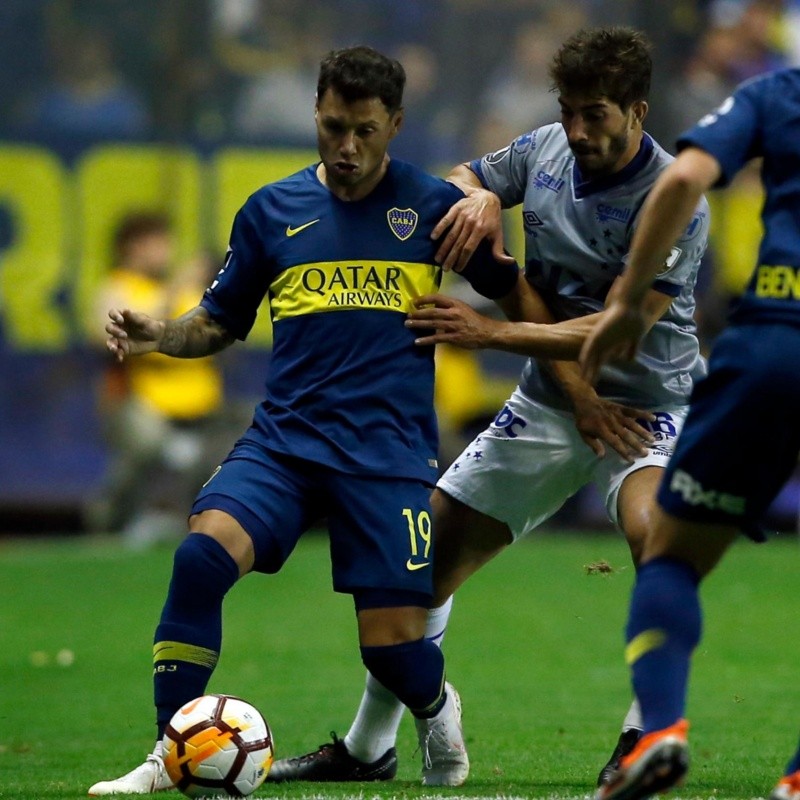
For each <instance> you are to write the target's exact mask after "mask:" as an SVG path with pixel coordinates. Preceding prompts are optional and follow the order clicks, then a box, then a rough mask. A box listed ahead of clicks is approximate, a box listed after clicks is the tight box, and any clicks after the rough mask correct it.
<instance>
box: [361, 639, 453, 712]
mask: <svg viewBox="0 0 800 800" xmlns="http://www.w3.org/2000/svg"><path fill="white" fill-rule="evenodd" d="M361 660H362V661H363V662H364V666H365V667H366V668H367V669H368V670H369V671H370V672H371V673H372V675H373V676H374V677H375V678H376V679H377V680H378V681H380V683H382V684H383V685H384V686H385V687H386V688H387V689H389V690H390V691H391V692H393V693H394V694H395V696H396V697H397V699H398V700H400V702H401V703H402V704H403V705H404V706H407V707H408V709H409V710H410V711H411V713H412V714H413V715H414V716H415V717H421V718H430V717H435V716H436V714H438V713H439V711H440V710H441V708H442V706H443V705H444V701H445V699H446V697H445V693H444V656H443V655H442V651H441V650H440V649H439V648H438V647H437V646H436V645H435V644H434V643H433V642H431V641H429V640H428V639H424V638H423V639H417V640H416V641H414V642H403V644H394V645H387V646H385V647H362V648H361Z"/></svg>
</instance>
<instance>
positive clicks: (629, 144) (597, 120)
mask: <svg viewBox="0 0 800 800" xmlns="http://www.w3.org/2000/svg"><path fill="white" fill-rule="evenodd" d="M558 102H559V104H560V106H561V124H562V125H563V126H564V131H565V132H566V134H567V139H568V140H569V146H570V149H571V150H572V152H573V154H574V155H575V160H576V161H577V162H578V166H579V167H580V169H581V172H582V173H583V174H584V175H585V176H587V177H594V178H596V177H600V176H603V175H611V174H612V173H614V172H618V171H619V170H621V169H622V168H623V167H624V166H625V165H626V164H627V163H628V162H629V161H630V160H631V159H632V158H633V157H634V156H635V155H636V153H637V152H638V150H639V145H640V144H641V140H642V121H643V120H644V117H645V114H646V113H647V103H645V102H644V101H637V102H635V103H631V106H630V108H629V109H628V110H627V111H623V110H622V109H621V108H620V107H619V106H618V105H617V104H616V103H614V102H612V101H611V100H609V99H608V98H607V97H584V96H579V95H561V96H560V97H559V98H558Z"/></svg>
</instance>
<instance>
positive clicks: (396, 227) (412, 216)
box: [386, 208, 419, 242]
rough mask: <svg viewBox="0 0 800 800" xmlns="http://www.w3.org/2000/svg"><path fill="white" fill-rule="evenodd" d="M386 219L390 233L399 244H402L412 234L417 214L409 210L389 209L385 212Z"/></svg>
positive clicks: (415, 225) (417, 217)
mask: <svg viewBox="0 0 800 800" xmlns="http://www.w3.org/2000/svg"><path fill="white" fill-rule="evenodd" d="M386 219H387V221H388V222H389V227H390V228H391V230H392V233H393V234H394V235H395V236H396V237H397V238H398V239H399V240H400V241H401V242H404V241H405V240H406V239H408V237H409V236H411V234H412V233H414V229H415V228H416V227H417V220H418V219H419V214H417V212H416V211H412V210H411V209H410V208H390V209H389V210H388V211H387V212H386Z"/></svg>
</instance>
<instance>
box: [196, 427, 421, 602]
mask: <svg viewBox="0 0 800 800" xmlns="http://www.w3.org/2000/svg"><path fill="white" fill-rule="evenodd" d="M430 495H431V487H430V486H429V485H428V484H426V483H424V482H423V481H417V480H410V479H406V478H385V477H374V476H363V475H351V474H347V473H343V472H340V471H339V470H336V469H334V468H332V467H329V466H326V465H324V464H319V463H316V462H311V461H306V460H304V459H300V458H295V457H292V456H287V455H284V454H281V453H276V452H272V451H269V450H267V449H265V448H263V447H262V446H260V445H259V444H257V443H255V442H253V441H252V440H250V439H247V438H244V439H241V440H240V441H239V442H237V444H236V446H235V447H234V449H233V450H232V451H231V453H230V454H229V455H228V457H227V458H226V459H225V461H223V463H222V464H221V465H220V466H218V467H217V468H216V470H215V471H214V472H213V473H212V475H211V477H210V478H209V479H208V481H206V483H205V484H204V485H203V488H202V489H201V490H200V493H199V494H198V495H197V498H196V499H195V502H194V505H193V506H192V511H191V513H192V514H197V513H199V512H200V511H206V510H208V509H219V510H221V511H225V512H227V513H228V514H230V515H231V516H232V517H233V518H234V519H236V520H237V522H239V524H240V525H241V526H242V527H243V528H244V529H245V531H247V533H248V534H249V535H250V537H251V538H252V540H253V546H254V549H255V566H254V569H255V570H256V571H258V572H268V573H274V572H277V571H278V570H280V568H281V567H282V566H283V564H284V563H285V562H286V560H287V558H288V557H289V556H290V555H291V553H292V551H293V550H294V548H295V545H296V544H297V542H298V540H299V539H300V537H301V536H302V535H303V533H304V532H305V531H307V530H308V529H309V528H310V527H312V526H313V525H314V524H315V523H316V522H320V523H322V522H323V521H325V522H326V523H327V528H328V532H329V534H330V552H331V564H332V573H333V587H334V589H335V590H336V591H337V592H346V593H351V594H352V593H354V592H357V591H358V590H360V589H370V590H374V589H379V590H384V591H390V592H391V591H396V590H399V591H403V592H413V593H416V594H419V595H424V596H425V598H426V599H430V598H432V596H433V535H432V525H431V506H430Z"/></svg>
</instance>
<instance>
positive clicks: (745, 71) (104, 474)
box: [0, 0, 800, 532]
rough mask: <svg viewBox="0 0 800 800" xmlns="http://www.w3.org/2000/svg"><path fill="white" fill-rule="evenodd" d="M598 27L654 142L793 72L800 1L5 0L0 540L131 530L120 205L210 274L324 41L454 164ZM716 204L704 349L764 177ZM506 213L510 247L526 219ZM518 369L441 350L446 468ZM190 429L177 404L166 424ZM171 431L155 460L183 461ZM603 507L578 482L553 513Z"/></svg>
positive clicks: (519, 126)
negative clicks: (648, 76) (117, 278)
mask: <svg viewBox="0 0 800 800" xmlns="http://www.w3.org/2000/svg"><path fill="white" fill-rule="evenodd" d="M601 24H602V25H608V24H627V25H633V26H635V27H638V28H641V29H643V30H644V31H646V32H647V33H648V34H649V36H650V38H651V39H652V41H653V43H654V46H655V49H654V64H655V71H654V77H655V80H654V85H653V89H652V92H651V103H650V106H651V110H650V114H649V117H648V120H647V123H646V129H647V130H648V132H650V133H651V134H652V135H654V136H655V138H656V139H658V140H659V141H660V142H661V144H662V145H664V146H665V147H666V148H667V149H668V150H672V149H673V148H672V145H673V142H674V140H675V137H676V135H677V134H678V133H679V132H680V131H681V130H683V129H684V128H685V127H687V126H688V125H689V124H690V123H693V122H694V121H696V120H697V119H698V118H699V117H700V116H702V114H703V113H705V112H706V111H708V110H710V109H711V108H712V107H714V106H715V105H717V104H718V103H720V102H721V101H722V100H724V98H725V97H726V96H727V94H728V93H729V91H730V90H731V88H732V87H733V86H734V85H736V84H737V83H738V82H739V81H741V80H742V79H744V78H746V77H748V76H751V75H755V74H759V73H762V72H765V71H768V70H772V69H774V68H776V67H780V66H787V65H796V64H800V0H705V1H703V0H669V1H668V2H667V1H666V0H664V2H662V1H661V0H655V2H646V3H645V2H641V1H639V2H637V0H571V2H564V1H563V0H404V2H397V0H136V2H127V3H123V2H120V0H2V2H1V3H0V108H2V109H3V113H2V114H0V375H2V380H1V381H0V441H2V442H3V447H2V448H0V475H1V476H2V481H0V532H19V531H26V530H44V529H48V530H52V529H59V530H84V529H90V528H92V527H97V526H102V525H104V524H108V525H123V524H124V523H123V522H121V521H119V520H116V521H114V522H113V523H111V522H108V520H109V519H110V518H109V517H108V516H107V515H106V516H105V517H104V516H102V514H100V513H99V511H98V510H97V509H98V503H100V502H101V501H102V500H103V495H104V492H105V491H106V488H105V487H107V485H108V479H109V472H110V471H112V470H113V465H114V463H115V462H114V458H113V454H112V453H111V448H112V441H113V438H109V435H108V431H107V427H108V426H107V425H104V420H103V413H104V407H105V406H107V401H108V394H107V390H108V370H107V368H108V364H107V361H106V359H105V355H104V353H103V350H102V346H101V343H99V342H98V341H97V336H96V334H97V331H98V330H102V325H103V320H102V317H101V315H99V314H98V313H96V311H95V309H96V307H97V297H98V296H102V292H103V286H104V282H105V281H106V278H107V276H108V274H109V273H110V272H112V271H113V270H114V269H117V268H119V267H120V264H119V263H117V260H116V259H117V256H118V254H117V253H115V251H114V246H113V242H114V235H115V233H118V232H119V226H120V225H121V224H122V222H123V221H124V220H125V219H126V217H129V216H130V215H131V214H135V213H145V212H146V213H156V212H157V213H160V214H163V215H164V216H165V217H166V218H167V219H168V220H169V221H170V225H171V226H172V234H173V235H174V237H175V242H174V244H175V247H174V253H173V252H172V250H170V251H169V252H170V260H171V261H170V264H168V265H167V267H168V269H167V271H171V272H172V273H173V274H172V276H171V277H172V278H173V279H174V278H176V273H177V271H178V269H179V266H180V265H181V264H182V263H189V262H191V263H192V264H194V265H195V267H196V265H197V260H198V259H203V260H205V261H208V262H210V265H211V266H210V268H211V270H212V272H213V269H214V265H215V264H216V263H218V257H219V254H220V253H222V252H224V249H225V244H226V241H225V240H226V236H227V231H228V227H229V224H230V220H231V219H232V216H233V212H234V211H235V210H236V208H238V205H240V204H241V202H242V201H243V200H244V198H245V197H246V196H247V195H248V194H249V193H250V192H251V191H252V190H253V189H255V188H256V187H257V186H258V185H260V184H262V183H265V182H267V181H268V180H272V179H273V178H275V177H278V176H279V175H281V174H288V173H289V172H292V171H294V170H295V169H297V168H299V167H300V166H302V165H303V164H305V163H308V162H309V161H310V160H312V159H313V155H314V154H313V151H314V146H315V128H314V121H313V117H312V116H311V114H310V113H309V109H310V108H311V107H312V102H311V101H310V98H313V94H314V90H315V85H316V75H317V69H318V64H319V59H320V57H321V55H322V54H324V53H325V52H326V51H327V50H329V49H332V48H335V47H340V46H346V45H351V44H357V43H366V44H370V45H372V46H374V47H376V48H378V49H380V50H382V51H384V52H386V53H388V54H391V55H393V56H395V57H397V58H398V59H399V60H400V61H401V62H402V63H403V64H404V66H405V68H406V71H407V73H408V84H407V90H406V103H405V106H406V118H405V124H404V129H403V131H402V132H401V134H400V136H399V137H398V138H397V139H396V140H395V142H394V143H393V146H392V148H391V152H392V154H393V155H395V156H396V157H399V158H403V159H407V160H411V161H414V162H416V163H418V164H421V165H423V166H425V167H427V168H429V169H430V170H432V171H434V172H439V173H444V172H445V171H446V170H447V169H448V168H449V166H451V165H452V164H454V163H456V162H458V161H461V160H465V159H467V158H471V157H474V156H477V155H480V154H482V153H484V152H489V151H492V150H496V149H498V148H500V147H502V146H503V145H505V144H507V143H508V142H509V141H510V140H511V139H512V138H514V137H515V136H516V135H518V134H520V133H523V132H525V131H527V130H530V129H532V128H534V127H536V126H538V125H541V124H546V123H548V122H552V121H554V120H556V119H557V118H558V106H557V103H556V99H555V96H554V95H553V94H552V93H551V92H550V91H549V88H550V87H549V82H548V77H547V65H548V61H549V58H550V56H551V54H552V52H553V51H554V50H555V49H556V47H557V46H558V44H559V43H560V42H561V41H562V40H563V39H564V38H565V37H566V36H568V35H569V34H571V33H572V32H574V31H575V30H577V29H578V28H581V27H586V26H592V25H601ZM712 202H713V205H712V212H713V223H712V245H711V248H710V251H709V253H708V257H707V264H706V265H705V268H704V270H703V271H702V274H701V290H700V295H699V296H700V307H699V309H698V314H699V323H700V327H701V333H702V336H703V339H704V342H705V343H706V344H708V343H709V342H710V341H711V340H713V338H714V336H715V335H716V333H717V331H718V330H719V328H720V324H721V320H722V319H723V318H724V315H725V312H726V309H727V307H728V304H729V303H730V301H731V299H733V298H735V297H736V295H737V293H738V292H739V291H740V289H741V286H742V284H743V282H744V280H745V279H746V277H747V276H748V274H749V271H750V269H751V266H752V260H753V257H754V254H755V248H756V243H757V241H758V236H759V223H758V209H759V207H760V202H761V188H760V185H759V181H758V176H757V172H755V171H750V172H748V173H745V174H744V175H743V176H741V177H740V178H739V179H738V180H737V182H736V183H735V184H734V185H733V186H732V187H731V188H730V189H728V190H726V191H725V192H724V193H721V194H718V195H716V196H715V197H714V198H713V200H712ZM508 222H509V224H508V228H509V236H508V238H509V242H510V245H511V248H512V250H514V251H515V252H516V253H517V254H519V247H520V244H521V242H520V239H519V234H518V231H519V227H520V226H519V224H518V223H517V220H516V219H515V218H514V217H513V216H511V215H510V216H509V220H508ZM515 247H516V249H515ZM170 285H172V284H170ZM93 332H94V337H93V335H92V334H93ZM254 338H255V341H254V342H253V343H252V344H249V345H248V346H247V347H244V348H234V350H233V351H228V352H226V354H225V357H224V358H223V359H221V360H220V361H219V362H218V364H217V365H216V368H217V369H218V370H219V372H220V374H221V375H222V379H223V384H224V395H225V402H224V403H223V404H222V406H224V408H225V410H226V413H225V414H224V415H223V416H224V419H222V420H221V421H220V420H218V422H219V425H220V426H222V427H226V426H229V427H230V428H232V429H234V430H236V429H238V428H240V427H241V426H242V425H243V424H245V423H246V421H247V420H248V418H249V415H250V411H251V408H252V405H253V403H254V402H256V401H257V399H258V396H259V394H260V385H261V382H262V380H263V375H264V372H265V365H266V361H267V358H268V351H269V332H268V330H266V329H265V330H264V331H263V332H262V334H261V335H260V336H256V337H254ZM520 365H521V361H520V360H519V359H516V358H513V357H509V356H505V355H503V354H498V353H491V352H488V353H481V354H478V355H475V354H472V353H448V352H446V351H445V352H443V353H442V357H441V367H442V376H443V377H442V379H441V380H440V393H439V397H438V403H439V410H440V415H441V421H442V427H443V433H444V445H443V446H444V449H445V453H444V456H445V460H446V458H447V455H448V448H449V449H450V450H452V449H454V448H457V447H458V445H459V443H461V442H462V441H464V440H465V438H466V437H467V436H469V435H470V434H471V432H472V431H473V429H474V428H475V426H478V425H480V426H482V425H483V423H484V422H485V420H486V418H487V416H491V414H492V412H493V411H494V410H495V408H496V407H497V405H498V403H499V402H500V401H501V400H502V399H504V397H505V396H506V393H507V392H508V390H509V388H510V387H513V385H514V383H515V381H516V377H517V372H518V369H519V367H520ZM190 427H191V425H189V424H188V423H187V420H186V417H184V418H183V419H182V420H181V421H180V423H179V424H177V425H176V426H175V428H176V429H177V430H178V431H179V432H181V433H183V434H185V433H186V431H187V429H188V428H190ZM180 438H181V437H180V436H179V437H178V439H177V440H176V441H178V442H179V444H174V443H173V444H172V445H171V447H172V450H171V452H172V455H171V456H169V455H168V454H167V455H165V456H164V458H163V459H162V460H163V461H164V462H165V464H166V466H169V464H170V463H172V462H174V463H172V465H173V466H176V465H177V466H178V467H179V466H180V464H185V463H188V462H187V459H188V456H187V455H186V452H187V450H186V447H187V445H186V444H185V442H184V445H180ZM223 438H224V439H226V440H227V441H228V442H230V441H232V438H231V436H230V435H229V436H227V437H223ZM184 439H185V437H184ZM165 441H166V440H165ZM181 447H183V450H181ZM176 448H177V449H176ZM196 449H197V448H195V450H196ZM193 452H194V451H193ZM176 453H177V455H176ZM181 453H183V455H181ZM162 455H163V454H162ZM205 466H206V467H207V468H208V469H209V470H210V469H211V467H213V463H212V462H210V461H207V462H206V463H205ZM194 468H196V466H195V467H194ZM148 469H155V468H154V467H153V464H152V463H150V466H149V467H148ZM166 494H169V492H167V493H166ZM187 504H188V499H185V498H183V497H181V498H180V499H179V502H178V507H179V508H180V509H183V508H186V507H187ZM797 505H798V490H797V488H796V487H795V486H794V484H792V485H790V486H789V487H787V490H786V492H785V493H784V495H782V497H781V498H780V499H779V502H778V503H777V504H776V507H775V509H774V516H775V523H776V525H779V526H780V527H784V528H786V527H790V528H794V527H795V524H796V517H797V511H796V509H797ZM106 511H107V510H106ZM98 515H99V516H98ZM603 519H604V515H603V512H602V510H601V509H600V508H599V507H598V504H597V503H596V502H594V500H593V498H592V497H591V496H581V497H578V498H576V501H575V503H574V504H573V505H572V506H571V507H570V508H568V509H566V510H565V512H564V513H563V514H562V515H561V516H560V517H559V518H558V521H560V522H561V524H569V525H582V526H586V525H592V524H595V523H599V524H605V523H604V522H603ZM101 520H105V521H106V522H103V521H101Z"/></svg>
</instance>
